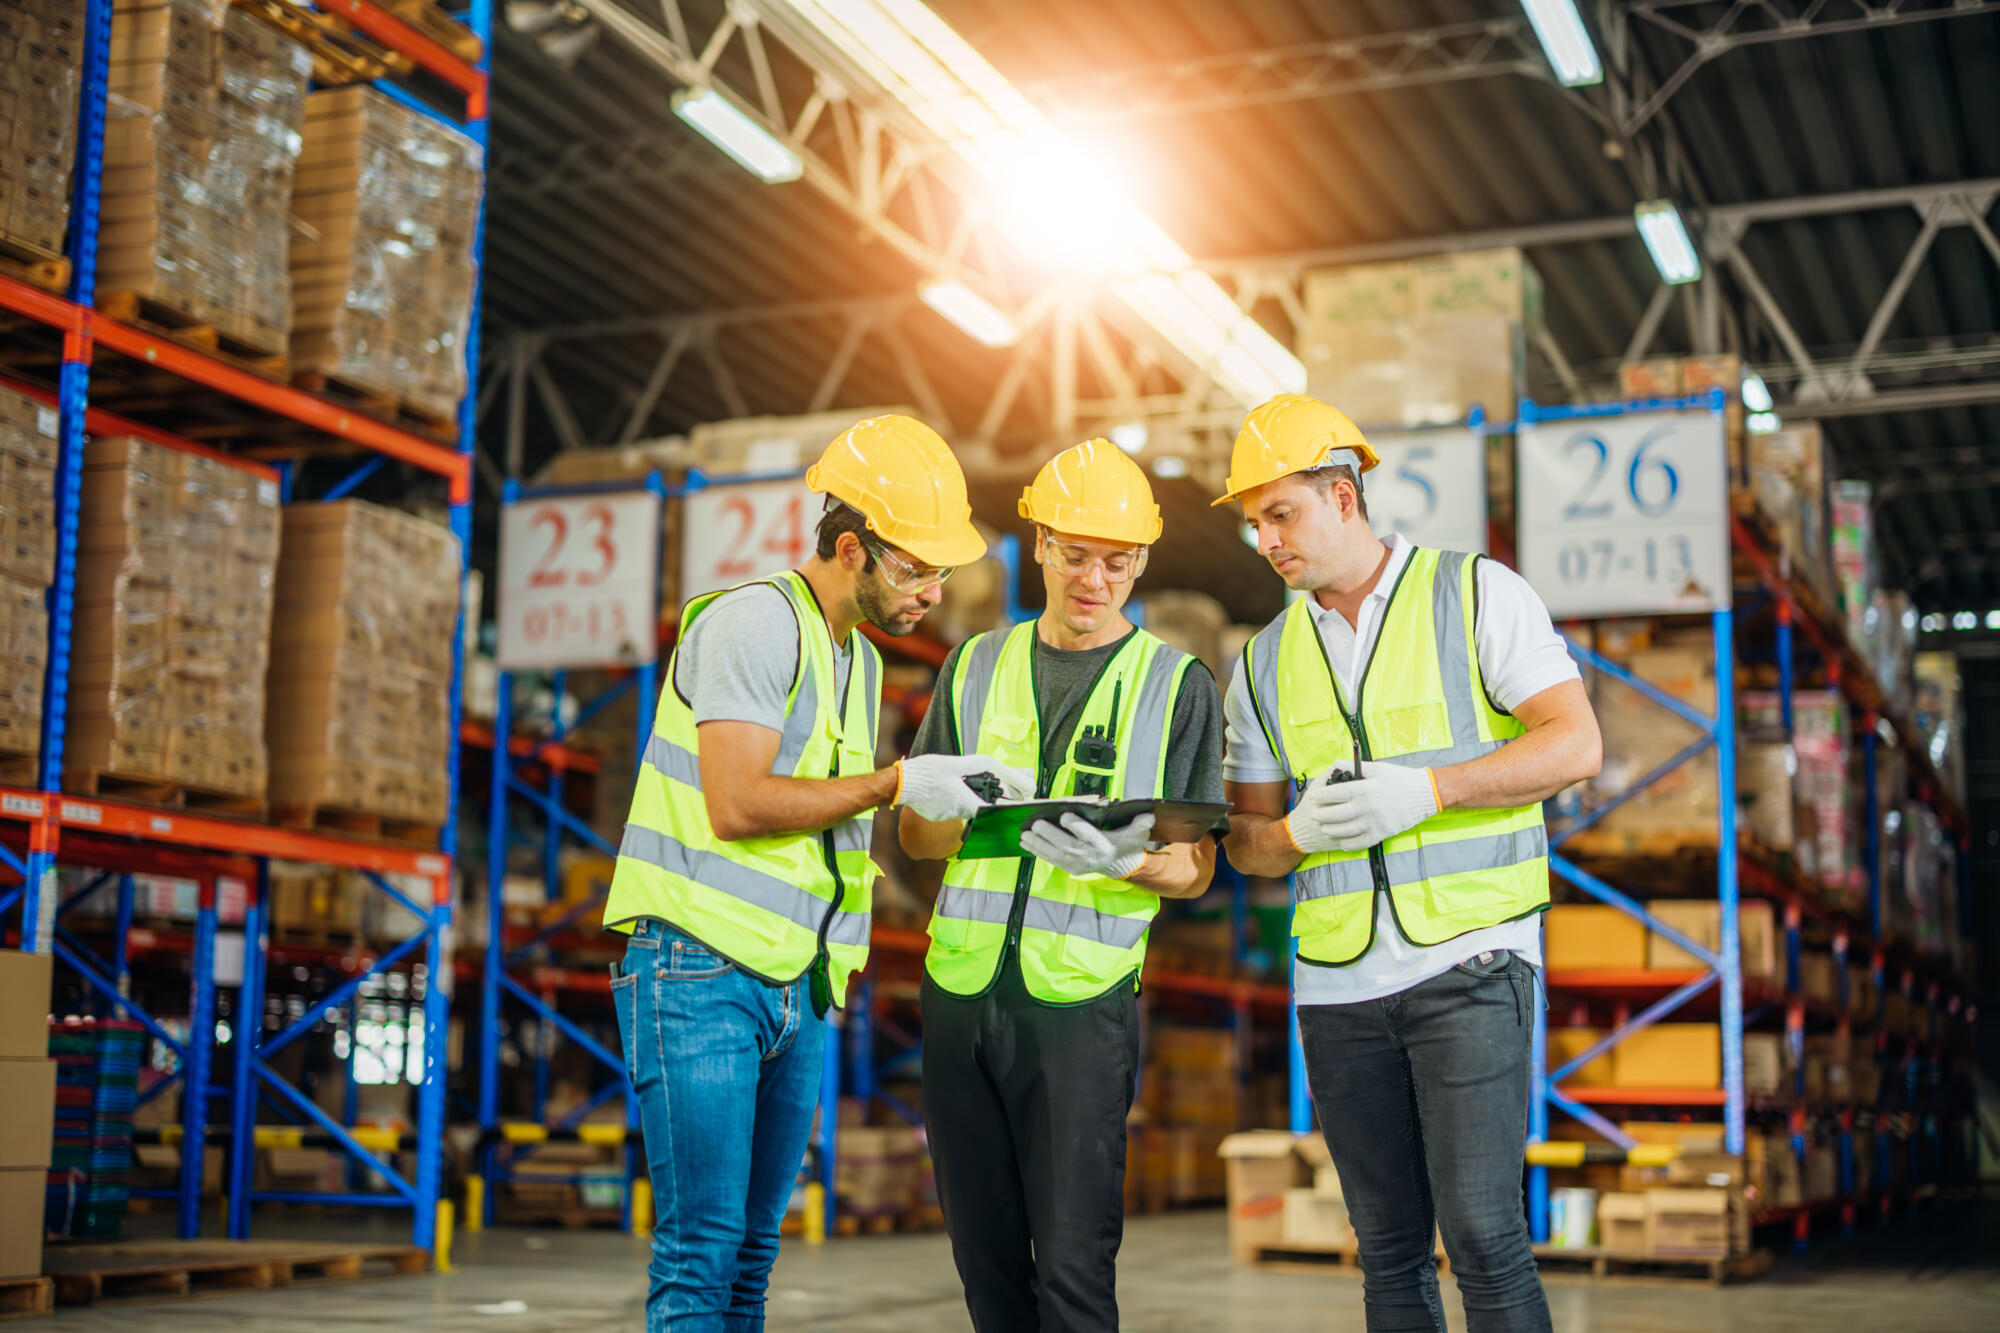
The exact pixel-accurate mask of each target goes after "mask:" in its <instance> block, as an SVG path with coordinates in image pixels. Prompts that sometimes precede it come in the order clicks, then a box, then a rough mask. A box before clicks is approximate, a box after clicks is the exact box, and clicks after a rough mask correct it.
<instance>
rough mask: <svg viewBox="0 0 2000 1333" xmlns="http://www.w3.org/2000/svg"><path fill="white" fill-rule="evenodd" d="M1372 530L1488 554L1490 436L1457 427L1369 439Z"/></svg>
mask: <svg viewBox="0 0 2000 1333" xmlns="http://www.w3.org/2000/svg"><path fill="white" fill-rule="evenodd" d="M1368 442H1369V443H1370V444H1372V445H1374V446H1375V453H1376V456H1377V457H1379V458H1380V459H1381V460H1382V462H1381V463H1380V465H1378V466H1377V467H1376V468H1375V470H1374V471H1372V472H1370V473H1369V474H1368V476H1367V478H1366V480H1365V481H1364V483H1363V485H1364V487H1365V493H1366V494H1367V496H1368V526H1370V527H1371V528H1373V529H1375V531H1376V532H1378V533H1383V534H1387V533H1391V532H1400V533H1402V534H1403V536H1405V537H1407V538H1409V539H1410V541H1411V543H1412V544H1414V545H1417V546H1429V547H1432V548H1434V549H1436V550H1440V551H1476V552H1478V553H1479V554H1481V555H1484V554H1485V553H1486V437H1485V436H1484V435H1483V434H1481V433H1480V432H1479V431H1476V430H1471V429H1469V428H1467V427H1463V426H1457V427H1453V428H1451V429H1449V430H1425V431H1412V432H1410V433H1408V434H1395V435H1391V434H1379V435H1372V436H1370V437H1369V441H1368Z"/></svg>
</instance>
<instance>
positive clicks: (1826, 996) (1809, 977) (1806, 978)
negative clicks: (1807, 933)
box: [1799, 949, 1840, 1005]
mask: <svg viewBox="0 0 2000 1333" xmlns="http://www.w3.org/2000/svg"><path fill="white" fill-rule="evenodd" d="M1799 992H1800V993H1801V994H1803V995H1804V996H1805V997H1806V999H1807V1000H1808V1001H1810V1002H1811V1003H1814V1004H1824V1005H1838V1004H1839V1003H1840V969H1839V968H1837V967H1835V966H1834V964H1833V955H1832V954H1830V953H1824V952H1821V951H1820V950H1817V949H1801V950H1799Z"/></svg>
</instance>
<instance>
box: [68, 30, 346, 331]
mask: <svg viewBox="0 0 2000 1333" xmlns="http://www.w3.org/2000/svg"><path fill="white" fill-rule="evenodd" d="M111 26H112V33H111V99H110V103H109V115H108V119H107V122H106V125H105V134H104V182H103V202H102V205H101V217H102V221H101V222H100V224H99V228H98V241H97V250H98V274H97V289H98V292H99V294H100V304H103V303H105V302H106V301H107V300H108V299H109V298H112V297H114V296H117V295H119V294H122V293H130V294H131V295H133V296H136V297H139V298H142V299H143V300H144V301H145V302H149V303H151V305H152V307H153V309H152V313H153V314H155V315H158V316H161V317H164V318H167V319H169V320H170V321H172V322H175V323H180V322H186V323H191V324H199V325H207V326H212V327H213V328H214V329H215V330H216V332H217V333H218V334H220V335H223V336H226V337H228V338H231V339H233V340H234V341H235V342H236V343H237V344H239V345H240V348H241V349H242V350H246V351H249V352H252V353H256V354H260V355H282V354H283V353H284V351H285V345H286V340H287V337H288V335H289V331H290V328H291V288H290V281H289V276H288V260H287V253H288V250H289V247H290V240H291V237H290V223H289V211H290V200H291V191H292V171H293V164H294V162H295V161H296V160H297V158H298V155H299V133H300V129H301V127H302V125H303V124H304V120H305V100H306V85H307V81H308V80H309V78H310V77H311V74H312V59H311V57H310V55H309V54H308V53H307V51H306V48H305V47H303V46H301V45H300V44H299V43H297V42H295V41H293V40H292V39H291V38H289V37H286V36H285V35H284V34H282V33H280V32H278V31H276V30H275V29H273V28H270V27H267V26H265V25H264V24H263V23H262V22H260V21H259V20H257V19H256V18H253V17H252V16H251V14H250V13H249V11H247V10H243V9H233V8H230V7H228V6H227V5H225V4H221V3H216V2H215V0H117V3H116V5H115V7H114V12H113V16H112V25H111ZM113 308H114V309H115V308H116V307H113ZM120 313H125V312H122V311H121V312H120ZM131 313H146V307H145V306H141V308H140V309H139V310H137V311H134V312H131Z"/></svg>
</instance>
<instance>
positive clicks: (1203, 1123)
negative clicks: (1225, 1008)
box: [1140, 1026, 1243, 1133]
mask: <svg viewBox="0 0 2000 1333" xmlns="http://www.w3.org/2000/svg"><path fill="white" fill-rule="evenodd" d="M1149 1035H1150V1039H1151V1040H1150V1044H1151V1050H1150V1053H1149V1054H1148V1056H1147V1059H1146V1068H1145V1074H1144V1076H1143V1078H1142V1080H1141V1082H1142V1089H1141V1094H1140V1101H1141V1102H1142V1103H1143V1104H1144V1106H1145V1108H1146V1111H1147V1113H1148V1115H1149V1116H1150V1117H1151V1119H1152V1121H1153V1123H1155V1124H1161V1125H1180V1126H1187V1127H1191V1128H1201V1129H1214V1130H1220V1131H1223V1132H1225V1133H1227V1132H1228V1131H1230V1130H1233V1129H1235V1128H1237V1126H1238V1125H1239V1124H1241V1123H1242V1115H1243V1078H1242V1072H1241V1067H1240V1057H1239V1054H1238V1042H1237V1037H1236V1034H1235V1032H1234V1031H1232V1030H1231V1029H1229V1028H1199V1027H1167V1026H1158V1027H1155V1028H1154V1029H1153V1030H1152V1032H1151V1033H1150V1034H1149Z"/></svg>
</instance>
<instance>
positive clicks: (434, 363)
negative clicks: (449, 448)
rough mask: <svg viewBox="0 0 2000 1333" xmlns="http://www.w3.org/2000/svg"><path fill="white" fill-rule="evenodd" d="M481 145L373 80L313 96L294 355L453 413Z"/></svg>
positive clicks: (296, 253) (443, 414)
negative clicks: (306, 234) (306, 229)
mask: <svg viewBox="0 0 2000 1333" xmlns="http://www.w3.org/2000/svg"><path fill="white" fill-rule="evenodd" d="M483 166H484V164H483V160H482V158H481V155H480V150H479V146H478V145H477V144H475V143H474V142H473V141H472V140H471V139H469V138H467V137H466V136H465V135H463V134H460V133H459V132H458V131H456V130H453V129H450V128H448V127H447V126H444V125H441V124H439V123H438V122H437V121H436V120H433V119H432V118H431V117H429V116H425V115H422V114H420V113H418V112H415V111H411V110H409V109H408V108H406V107H403V106H401V105H399V104H397V103H396V102H393V101H391V100H390V99H389V98H387V97H385V96H383V95H382V94H381V93H379V92H376V91H375V90H374V89H372V88H363V87H354V88H331V89H325V90H322V91H320V92H315V93H313V94H312V96H311V97H310V98H309V99H308V100H307V108H306V123H305V147H304V151H303V152H302V154H301V155H300V158H299V171H298V178H297V182H296V190H295V193H294V196H293V201H292V211H293V212H294V213H295V214H296V215H297V216H298V218H299V219H300V220H301V221H303V222H304V223H306V224H307V225H308V226H310V227H312V228H313V230H314V231H316V232H317V233H318V239H316V240H313V241H309V242H301V243H300V244H298V245H295V246H293V247H292V289H293V302H294V307H295V319H294V325H293V333H292V368H293V370H294V371H295V372H298V371H307V372H312V373H315V374H320V375H324V376H326V377H328V378H330V379H335V380H338V381H340V382H341V383H343V384H346V385H348V386H350V387H352V388H356V389H360V390H364V391H366V392H370V393H375V394H381V395H384V396H387V397H391V398H395V399H397V400H399V401H401V402H402V403H403V404H404V405H405V406H406V407H408V408H410V409H411V410H413V411H416V412H419V413H422V414H425V415H428V416H433V417H438V418H441V419H448V418H450V417H451V415H452V414H453V413H454V412H455V411H456V410H457V407H458V401H459V399H460V398H462V397H463V396H464V395H465V335H466V326H467V320H468V319H469V318H470V313H471V308H472V288H473V277H474V273H473V260H472V229H473V225H474V221H475V219H476V217H477V215H478V209H479V192H480V188H481V173H482V171H483Z"/></svg>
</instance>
